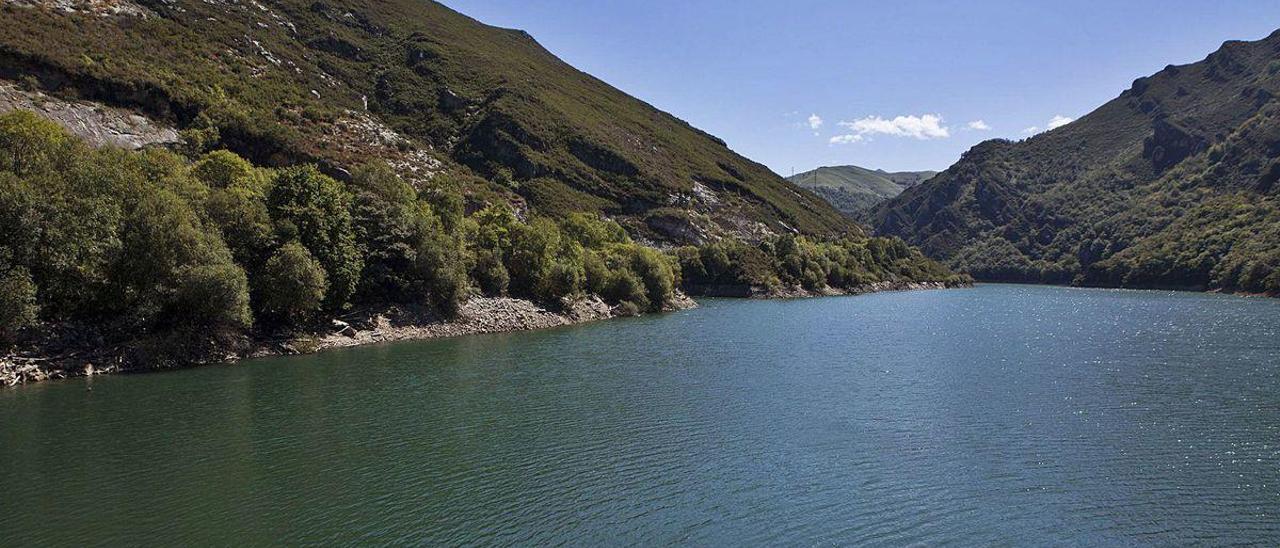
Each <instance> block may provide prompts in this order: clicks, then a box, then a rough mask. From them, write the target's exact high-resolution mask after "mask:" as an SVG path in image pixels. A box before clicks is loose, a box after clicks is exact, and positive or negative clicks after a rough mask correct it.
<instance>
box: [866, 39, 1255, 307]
mask: <svg viewBox="0 0 1280 548" xmlns="http://www.w3.org/2000/svg"><path fill="white" fill-rule="evenodd" d="M1278 93H1280V32H1277V33H1273V34H1272V35H1271V36H1269V37H1267V38H1266V39H1263V40H1259V41H1256V42H1228V43H1226V44H1224V45H1223V46H1222V48H1221V49H1220V50H1218V51H1217V52H1215V53H1213V54H1211V55H1209V56H1208V57H1207V58H1206V59H1204V60H1203V61H1200V62H1197V63H1193V64H1189V65H1184V66H1168V67H1166V68H1165V69H1164V70H1162V71H1160V72H1159V73H1156V74H1155V75H1152V76H1150V77H1144V78H1139V79H1137V80H1136V81H1134V83H1133V86H1132V87H1131V88H1130V89H1128V90H1126V91H1125V92H1124V93H1122V94H1120V96H1119V97H1118V98H1116V99H1114V100H1112V101H1110V102H1108V103H1107V104H1105V105H1103V106H1101V107H1099V108H1098V109H1097V110H1095V111H1093V112H1091V113H1089V114H1088V115H1087V116H1084V117H1083V118H1081V119H1080V120H1077V121H1075V122H1073V123H1071V124H1068V125H1066V126H1063V127H1061V128H1058V129H1055V130H1053V131H1049V132H1046V133H1043V134H1040V135H1037V136H1034V137H1031V138H1030V139H1027V140H1024V141H1020V142H1010V141H1000V140H997V141H989V142H986V143H982V144H980V145H978V146H975V147H974V148H973V149H971V150H970V151H968V152H967V153H966V154H965V155H964V156H963V157H962V158H961V160H960V161H959V162H958V163H956V164H955V165H954V166H952V167H951V168H949V169H947V170H946V171H944V172H943V173H941V174H940V175H938V176H937V177H934V178H933V179H931V180H930V181H929V182H928V183H926V184H923V185H920V186H917V187H915V188H912V189H909V190H907V191H906V192H904V193H903V194H902V195H900V196H898V197H897V198H895V199H893V200H891V201H889V202H887V203H885V204H883V205H881V206H880V207H878V208H877V210H876V212H875V221H874V226H875V228H876V229H877V230H878V231H879V232H880V233H883V234H891V235H899V236H901V237H903V238H904V239H906V240H907V241H909V242H911V243H914V244H917V245H920V246H921V247H922V248H923V249H924V250H925V252H926V253H928V254H930V255H931V256H934V257H938V258H941V259H944V260H946V261H948V262H949V263H950V264H951V265H952V266H954V267H957V268H960V269H962V270H965V271H968V272H970V273H972V274H973V275H975V276H976V277H978V278H979V279H987V280H1017V281H1044V282H1054V283H1068V282H1072V283H1077V284H1086V285H1104V286H1125V287H1178V288H1198V289H1223V290H1231V291H1246V292H1264V291H1265V292H1276V291H1280V203H1278V202H1277V192H1278V191H1280V189H1278V188H1277V185H1276V184H1275V183H1276V181H1277V179H1280V104H1277V101H1276V95H1277V94H1278Z"/></svg>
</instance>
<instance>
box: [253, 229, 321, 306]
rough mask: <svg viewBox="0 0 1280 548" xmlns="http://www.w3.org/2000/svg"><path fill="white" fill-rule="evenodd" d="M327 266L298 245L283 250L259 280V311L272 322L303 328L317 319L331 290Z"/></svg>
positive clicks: (269, 262) (274, 256)
mask: <svg viewBox="0 0 1280 548" xmlns="http://www.w3.org/2000/svg"><path fill="white" fill-rule="evenodd" d="M328 285H329V284H328V281H327V276H326V274H325V270H324V267H323V266H322V265H321V264H320V262H319V261H317V260H316V259H315V257H312V256H311V252H310V251H307V248H306V247H304V246H303V245H302V244H300V243H298V242H296V241H295V242H289V243H287V244H285V245H283V246H281V247H280V249H279V250H277V251H276V253H275V254H274V255H272V256H271V258H270V259H268V260H267V263H266V265H264V267H263V269H262V275H261V277H260V278H259V280H258V288H257V289H258V291H257V294H258V295H259V296H260V297H259V305H258V307H259V310H260V311H261V313H262V315H263V316H264V317H266V318H267V319H269V320H271V321H272V322H275V323H279V324H285V325H302V324H305V323H306V322H308V321H310V320H312V319H314V317H315V315H316V313H317V312H319V311H320V309H321V307H322V306H323V305H324V298H325V294H326V291H327V289H328Z"/></svg>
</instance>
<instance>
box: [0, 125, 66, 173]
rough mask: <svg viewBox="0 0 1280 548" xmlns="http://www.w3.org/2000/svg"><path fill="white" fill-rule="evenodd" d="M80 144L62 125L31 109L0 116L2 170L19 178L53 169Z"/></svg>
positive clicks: (0, 162)
mask: <svg viewBox="0 0 1280 548" xmlns="http://www.w3.org/2000/svg"><path fill="white" fill-rule="evenodd" d="M77 144H79V143H78V142H76V141H75V140H74V139H73V138H72V137H71V135H69V134H67V132H66V131H65V130H63V129H62V126H59V125H58V124H56V123H54V122H52V121H50V120H49V119H48V118H44V117H42V116H40V115H37V114H36V113H34V112H31V111H28V110H16V111H13V112H10V113H8V114H5V115H0V170H3V171H9V172H12V173H13V174H15V175H18V176H19V177H21V176H25V175H29V174H31V173H35V172H39V171H44V170H48V169H50V168H51V167H52V166H53V165H55V164H57V163H62V162H65V161H66V160H68V159H69V158H70V155H69V154H67V152H68V149H69V148H72V147H74V146H75V145H77Z"/></svg>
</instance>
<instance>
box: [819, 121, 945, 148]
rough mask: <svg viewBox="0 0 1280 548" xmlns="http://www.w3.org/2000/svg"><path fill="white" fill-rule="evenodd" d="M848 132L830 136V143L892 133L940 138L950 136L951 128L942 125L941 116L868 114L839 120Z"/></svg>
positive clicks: (852, 141) (859, 139) (923, 137)
mask: <svg viewBox="0 0 1280 548" xmlns="http://www.w3.org/2000/svg"><path fill="white" fill-rule="evenodd" d="M839 125H840V126H841V127H844V128H848V129H849V130H850V133H847V134H845V135H839V136H836V137H833V138H831V143H832V144H848V143H856V142H859V141H862V140H863V139H865V138H866V137H867V136H869V135H877V134H880V135H892V136H894V137H914V138H916V139H920V140H927V139H942V138H945V137H950V136H951V130H950V128H948V127H947V126H944V125H942V116H941V115H938V114H924V115H921V116H898V117H895V118H894V119H892V120H886V119H884V118H881V117H879V116H868V117H866V118H860V119H857V120H854V121H852V122H840V123H839Z"/></svg>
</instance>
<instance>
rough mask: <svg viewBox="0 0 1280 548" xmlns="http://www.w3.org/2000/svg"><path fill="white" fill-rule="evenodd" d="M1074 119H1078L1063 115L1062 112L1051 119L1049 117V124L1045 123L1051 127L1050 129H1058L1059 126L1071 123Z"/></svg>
mask: <svg viewBox="0 0 1280 548" xmlns="http://www.w3.org/2000/svg"><path fill="white" fill-rule="evenodd" d="M1074 121H1076V120H1075V118H1068V117H1066V116H1063V115H1061V114H1058V115H1056V116H1054V117H1053V118H1050V119H1049V123H1048V124H1045V127H1047V128H1049V129H1058V128H1060V127H1062V126H1065V125H1067V124H1070V123H1071V122H1074Z"/></svg>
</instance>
